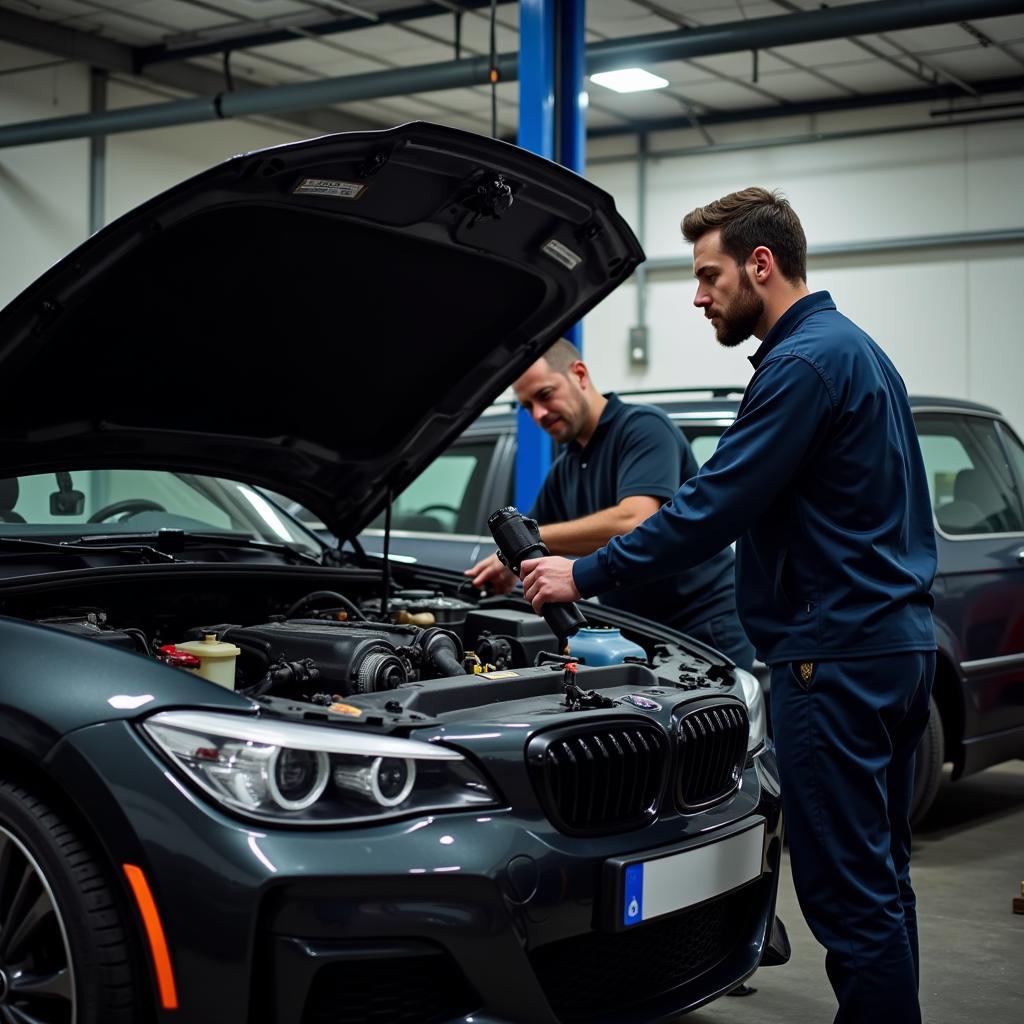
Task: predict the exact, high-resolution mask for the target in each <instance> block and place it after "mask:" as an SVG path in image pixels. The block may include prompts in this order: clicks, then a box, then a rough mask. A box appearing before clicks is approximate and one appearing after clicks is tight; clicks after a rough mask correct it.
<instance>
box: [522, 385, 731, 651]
mask: <svg viewBox="0 0 1024 1024" xmlns="http://www.w3.org/2000/svg"><path fill="white" fill-rule="evenodd" d="M606 397H607V398H608V404H607V405H606V406H605V408H604V412H603V413H602V414H601V418H600V420H598V423H597V428H596V429H595V430H594V434H593V436H592V437H591V438H590V440H589V441H588V442H587V446H586V447H585V448H583V447H581V446H580V445H579V444H578V443H577V442H576V441H572V442H570V443H569V444H568V445H566V447H565V448H563V450H562V452H561V453H560V454H559V456H558V458H557V459H556V460H555V462H554V464H553V465H552V467H551V471H550V473H549V474H548V476H547V478H546V479H545V481H544V484H543V486H542V487H541V491H540V494H539V495H538V496H537V500H536V502H535V503H534V506H533V508H532V509H531V510H530V517H531V518H533V519H536V520H537V522H539V523H541V524H542V525H543V524H544V523H562V522H567V521H568V520H571V519H579V518H581V517H582V516H586V515H590V514H592V513H594V512H597V511H599V510H601V509H604V508H610V507H612V506H613V505H617V504H618V503H619V502H620V501H622V499H623V498H628V497H631V496H633V495H637V494H646V495H649V496H650V497H652V498H660V499H662V500H665V501H667V500H668V499H669V498H671V497H672V496H673V495H674V494H675V493H676V491H677V490H678V489H679V484H680V483H681V482H682V481H683V480H688V479H689V478H690V477H691V476H693V475H694V473H696V472H697V460H696V459H695V458H694V455H693V451H692V450H691V449H690V446H689V444H688V443H687V441H686V439H685V438H684V437H683V435H682V434H681V433H680V431H679V428H678V427H676V426H675V424H673V422H672V421H671V420H670V419H669V418H668V416H667V415H665V413H664V412H662V411H661V410H660V409H656V408H654V407H653V406H649V405H632V404H626V403H624V402H622V400H621V399H619V398H618V396H617V395H614V394H610V395H608V396H606ZM722 547H723V548H724V550H721V551H718V552H714V553H712V554H711V555H710V557H708V558H706V559H705V560H703V561H701V562H700V563H699V564H697V565H694V566H690V567H688V568H686V569H681V570H679V571H678V572H677V573H675V574H674V575H673V576H671V577H668V578H663V579H659V580H653V581H646V582H644V583H643V584H641V585H639V586H632V585H631V581H630V579H628V578H624V579H622V580H621V581H620V585H614V586H612V587H611V588H610V590H609V592H608V593H606V594H604V595H602V597H601V602H602V604H607V605H611V606H612V607H615V608H622V609H624V610H625V611H628V612H632V613H633V614H635V615H643V616H644V617H646V618H649V619H653V620H654V621H655V622H662V623H664V624H666V625H668V626H672V627H673V628H675V629H680V630H683V631H684V632H685V631H686V630H688V629H691V628H693V627H694V626H697V625H701V624H703V623H705V622H707V621H708V620H709V619H712V618H714V617H715V616H717V615H721V614H723V613H733V612H734V611H735V607H736V596H735V559H734V556H733V553H732V549H731V548H730V547H729V546H728V542H726V544H724V545H723V546H722Z"/></svg>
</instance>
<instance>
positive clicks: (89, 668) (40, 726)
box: [0, 617, 253, 758]
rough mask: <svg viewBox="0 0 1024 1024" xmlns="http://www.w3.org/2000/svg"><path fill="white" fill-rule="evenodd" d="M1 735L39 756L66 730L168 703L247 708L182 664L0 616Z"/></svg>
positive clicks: (144, 712)
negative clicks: (1, 653) (162, 661)
mask: <svg viewBox="0 0 1024 1024" xmlns="http://www.w3.org/2000/svg"><path fill="white" fill-rule="evenodd" d="M0 650H2V651H3V652H4V656H3V659H2V660H0V736H3V737H4V740H5V742H6V744H7V745H8V746H11V747H14V748H16V749H17V750H20V751H22V752H24V753H25V754H27V755H30V756H32V757H36V758H43V757H45V756H46V754H47V753H48V752H49V750H50V749H51V748H52V747H53V746H54V744H55V743H56V742H57V741H58V740H59V739H60V738H61V737H62V736H65V735H67V734H68V733H69V732H73V731H74V730H75V729H81V728H84V727H85V726H88V725H95V724H97V723H99V722H107V721H114V720H119V719H135V718H138V717H140V716H141V715H149V714H152V713H153V712H155V711H158V710H162V709H165V708H171V707H182V706H187V707H194V708H209V709H220V710H227V711H237V712H240V713H244V712H245V711H247V710H250V709H252V708H253V704H252V702H251V701H249V700H247V699H246V698H245V697H242V696H241V695H240V694H237V693H234V692H233V691H231V690H227V689H225V688H224V687H221V686H217V685H216V684H215V683H211V682H208V681H207V680H205V679H202V678H201V677H199V676H196V675H193V674H192V673H191V672H186V671H184V670H183V669H179V668H171V667H169V666H167V665H164V664H162V663H160V662H158V661H155V660H153V659H152V658H146V657H144V656H142V655H140V654H135V653H133V652H131V651H125V650H120V649H117V648H113V647H108V646H106V645H104V644H102V643H98V642H97V641H95V640H88V639H83V638H81V637H77V636H72V635H71V634H69V633H65V632H64V631H62V630H60V629H56V628H53V627H49V626H40V625H37V624H36V623H31V622H23V621H21V620H18V619H11V618H4V617H0Z"/></svg>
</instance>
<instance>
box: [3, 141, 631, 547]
mask: <svg viewBox="0 0 1024 1024" xmlns="http://www.w3.org/2000/svg"><path fill="white" fill-rule="evenodd" d="M642 260H643V253H642V251H641V249H640V247H639V245H638V243H637V241H636V239H635V238H634V236H633V234H632V232H631V231H630V229H629V227H628V226H627V225H626V223H625V222H624V221H623V220H622V218H621V217H620V216H619V215H618V214H617V213H616V211H615V207H614V203H613V202H612V200H611V198H610V197H609V196H608V195H607V194H606V193H604V192H602V191H601V190H600V189H597V188H595V187H594V186H593V185H591V184H590V183H589V182H587V181H585V180H584V179H582V178H580V177H578V176H576V175H575V174H572V173H571V172H569V171H567V170H565V169H564V168H561V167H558V166H557V165H555V164H553V163H550V162H549V161H546V160H543V159H541V158H539V157H536V156H534V155H532V154H530V153H527V152H525V151H523V150H520V149H518V148H516V147H514V146H509V145H507V144H504V143H501V142H496V141H494V140H491V139H486V138H483V137H479V136H475V135H472V134H469V133H465V132H460V131H457V130H455V129H450V128H444V127H440V126H436V125H427V124H410V125H405V126H402V127H400V128H395V129H391V130H388V131H383V132H368V133H354V134H348V135H335V136H327V137H324V138H320V139H314V140H311V141H309V142H302V143H297V144H293V145H287V146H281V147H277V148H274V149H269V150H263V151H259V152H255V153H249V154H245V155H243V156H239V157H235V158H233V159H232V160H229V161H227V162H226V163H224V164H222V165H220V166H218V167H215V168H213V169H211V170H210V171H207V172H205V173H203V174H200V175H198V176H197V177H195V178H192V179H190V180H189V181H186V182H184V183H182V184H181V185H178V186H176V187H175V188H172V189H171V190H169V191H168V192H165V193H163V194H162V195H160V196H158V197H156V198H155V199H153V200H151V201H149V202H148V203H146V204H144V205H143V206H141V207H139V208H138V209H136V210H134V211H132V212H131V213H129V214H127V215H126V216H124V217H122V218H120V219H119V220H118V221H116V222H114V223H113V224H111V225H110V226H109V227H107V228H105V229H103V230H102V231H100V232H99V233H97V234H96V235H94V236H93V237H92V238H90V239H89V240H88V241H87V242H85V243H84V244H83V245H82V246H80V247H79V248H78V249H77V250H75V251H74V252H73V253H71V254H70V255H69V256H67V257H66V258H65V259H63V260H62V261H61V262H60V263H58V264H57V265H56V266H55V267H53V268H52V269H51V270H50V271H49V272H48V273H47V274H45V275H44V276H43V277H42V278H40V279H39V280H38V281H37V282H36V283H35V284H34V285H33V286H31V287H30V288H29V289H27V290H26V291H25V292H24V293H22V295H20V296H19V297H18V298H17V299H15V300H14V301H13V302H12V303H11V304H10V305H9V306H8V307H7V308H6V309H5V310H4V311H3V312H2V313H0V477H3V476H11V475H15V474H22V473H32V472H46V471H49V470H54V469H76V468H109V467H118V466H126V467H127V466H131V467H135V468H142V467H159V468H163V469H169V470H179V471H190V472H199V473H210V474H213V475H218V476H223V477H230V478H234V479H241V480H246V481H248V482H250V483H256V484H262V485H264V486H267V487H270V488H272V489H274V490H276V491H280V492H282V493H284V494H287V495H288V496H290V497H292V498H294V499H296V500H298V501H300V502H301V503H302V504H304V505H306V506H307V507H308V508H310V509H311V510H313V511H314V512H315V513H317V514H318V515H319V516H320V517H321V518H322V519H323V521H324V522H325V523H326V524H327V526H328V527H329V528H330V529H331V530H332V531H333V532H334V533H335V534H336V535H337V536H339V537H346V536H351V535H353V534H354V533H356V532H358V530H359V529H360V528H361V527H362V526H364V525H365V524H366V523H367V522H369V520H370V519H371V518H372V517H373V516H374V515H375V514H376V513H377V512H378V511H379V510H380V509H381V508H382V507H383V505H384V503H385V500H386V495H387V492H388V490H389V489H390V490H392V491H397V490H400V489H401V488H402V487H404V486H405V485H406V484H407V483H408V482H409V481H410V480H412V479H413V477H415V476H416V475H417V474H418V473H419V472H420V471H421V470H422V469H423V467H424V466H425V465H426V464H427V463H428V462H430V461H431V460H432V459H433V458H434V457H435V456H436V455H437V454H438V453H439V452H440V451H441V450H443V449H444V448H445V447H446V446H447V445H448V444H449V443H450V442H451V441H452V440H453V439H454V437H455V436H456V435H457V434H458V433H459V432H460V431H461V430H462V429H463V427H464V426H466V425H467V424H468V423H469V422H470V421H471V420H472V419H473V418H474V417H475V416H476V415H477V414H478V413H479V412H480V411H481V410H482V409H484V408H485V407H486V405H487V404H488V403H489V402H490V401H491V400H492V399H493V398H494V397H495V396H496V395H497V394H499V393H500V392H501V390H502V389H503V388H504V387H506V386H507V385H508V384H509V383H510V382H511V381H512V380H514V379H515V378H516V377H517V376H518V375H519V374H520V373H521V372H522V371H523V370H524V369H525V368H526V367H527V366H528V365H529V364H530V363H531V362H532V361H533V360H534V359H536V358H537V356H538V355H540V354H541V353H542V352H543V351H544V349H546V348H547V347H548V345H550V344H551V342H553V341H554V340H555V339H556V338H557V337H558V336H559V335H560V334H561V333H563V332H564V330H565V329H566V328H567V327H568V326H570V325H571V324H573V323H575V322H576V321H577V320H578V319H579V318H580V317H581V316H582V315H583V314H584V313H585V312H587V311H588V310H589V309H591V308H592V307H593V306H594V305H595V304H596V303H597V302H599V301H600V300H601V299H602V298H603V297H604V296H605V295H606V294H608V293H609V292H610V291H611V290H612V289H613V288H615V287H616V286H617V285H618V284H619V283H620V282H621V281H622V280H623V279H624V278H626V277H627V276H629V274H630V273H631V272H632V271H633V269H634V268H635V267H636V266H637V264H638V263H640V262H641V261H642Z"/></svg>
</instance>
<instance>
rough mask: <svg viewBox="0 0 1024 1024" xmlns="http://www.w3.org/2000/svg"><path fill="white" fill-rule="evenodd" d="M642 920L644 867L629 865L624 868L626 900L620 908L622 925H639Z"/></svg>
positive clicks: (641, 865)
mask: <svg viewBox="0 0 1024 1024" xmlns="http://www.w3.org/2000/svg"><path fill="white" fill-rule="evenodd" d="M643 919H644V866H643V864H630V865H629V867H628V868H626V899H625V902H624V905H623V908H622V923H623V924H625V925H630V924H639V923H640V922H641V921H642V920H643Z"/></svg>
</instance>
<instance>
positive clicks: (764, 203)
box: [682, 186, 807, 281]
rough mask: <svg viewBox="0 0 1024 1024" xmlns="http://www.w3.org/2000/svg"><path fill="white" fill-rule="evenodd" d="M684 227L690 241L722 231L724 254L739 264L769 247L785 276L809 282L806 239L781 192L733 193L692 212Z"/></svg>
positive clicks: (684, 219)
mask: <svg viewBox="0 0 1024 1024" xmlns="http://www.w3.org/2000/svg"><path fill="white" fill-rule="evenodd" d="M682 227H683V235H684V236H685V238H686V240H687V241H688V242H696V241H697V239H698V238H700V237H701V235H704V234H706V233H707V232H708V231H714V230H716V229H717V228H721V229H722V235H721V238H722V249H723V251H724V252H726V253H727V254H728V255H729V256H731V257H732V258H733V259H734V260H735V261H736V262H737V263H738V264H740V265H742V264H743V263H745V262H746V260H747V257H748V256H749V255H750V254H751V253H752V252H753V251H754V250H755V249H756V248H757V247H758V246H759V245H764V246H767V247H768V248H769V249H771V251H772V255H773V256H774V257H775V262H776V264H777V265H778V268H779V270H781V271H782V273H783V276H784V277H786V278H787V279H788V280H790V281H806V280H807V238H806V236H805V235H804V229H803V227H802V226H801V224H800V218H799V217H797V215H796V214H795V213H794V212H793V207H792V206H790V205H789V200H787V199H786V198H785V196H783V194H782V193H781V192H779V191H778V190H775V191H774V192H769V191H768V189H766V188H758V187H757V186H751V187H750V188H745V189H742V190H741V191H739V192H730V193H729V195H727V196H722V198H721V199H716V200H715V201H714V202H713V203H708V205H707V206H699V207H697V209H696V210H692V211H691V212H690V213H688V214H687V215H686V216H685V217H684V218H683V224H682Z"/></svg>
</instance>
